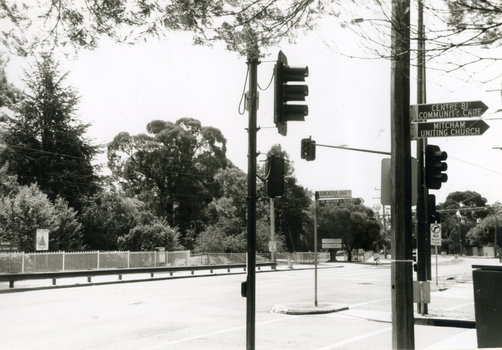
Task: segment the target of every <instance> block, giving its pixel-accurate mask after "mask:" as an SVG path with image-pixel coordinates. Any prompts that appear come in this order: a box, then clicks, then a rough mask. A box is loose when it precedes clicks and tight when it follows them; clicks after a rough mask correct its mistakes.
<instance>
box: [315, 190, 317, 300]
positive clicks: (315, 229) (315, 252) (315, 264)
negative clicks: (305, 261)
mask: <svg viewBox="0 0 502 350" xmlns="http://www.w3.org/2000/svg"><path fill="white" fill-rule="evenodd" d="M314 275H315V276H314V294H315V297H314V306H315V307H317V198H316V199H315V201H314Z"/></svg>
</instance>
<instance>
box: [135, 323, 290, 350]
mask: <svg viewBox="0 0 502 350" xmlns="http://www.w3.org/2000/svg"><path fill="white" fill-rule="evenodd" d="M290 319H291V317H283V318H277V319H274V320H270V321H264V322H259V323H256V326H259V325H263V324H268V323H273V322H279V321H284V320H290ZM244 328H246V326H240V327H234V328H227V329H222V330H220V331H216V332H211V333H205V334H200V335H196V336H193V337H189V338H183V339H178V340H173V341H168V342H165V343H162V344H157V345H154V346H149V347H146V348H143V350H149V349H158V348H162V347H165V346H168V345H173V344H179V343H184V342H187V341H190V340H195V339H200V338H206V337H211V336H213V335H216V334H222V333H228V332H233V331H237V330H240V329H244Z"/></svg>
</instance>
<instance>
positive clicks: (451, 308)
mask: <svg viewBox="0 0 502 350" xmlns="http://www.w3.org/2000/svg"><path fill="white" fill-rule="evenodd" d="M471 305H474V302H470V303H467V304H462V305H457V306H453V307H450V308H448V309H445V310H444V311H452V310H456V309H460V308H463V307H465V306H471Z"/></svg>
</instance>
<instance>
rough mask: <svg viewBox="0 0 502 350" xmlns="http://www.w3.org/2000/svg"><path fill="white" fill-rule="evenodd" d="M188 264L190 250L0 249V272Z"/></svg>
mask: <svg viewBox="0 0 502 350" xmlns="http://www.w3.org/2000/svg"><path fill="white" fill-rule="evenodd" d="M152 266H190V251H189V250H186V251H179V252H129V251H117V252H100V251H92V252H70V253H68V252H50V253H23V252H19V253H0V273H17V272H58V271H78V270H98V269H113V268H132V267H152Z"/></svg>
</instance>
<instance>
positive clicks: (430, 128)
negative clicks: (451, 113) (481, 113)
mask: <svg viewBox="0 0 502 350" xmlns="http://www.w3.org/2000/svg"><path fill="white" fill-rule="evenodd" d="M489 127H490V126H489V125H488V124H486V123H485V121H484V120H482V119H477V120H455V121H438V122H433V123H413V124H411V139H412V140H418V139H422V138H426V137H427V138H428V137H455V136H479V135H483V134H484V133H485V131H486V130H488V128H489Z"/></svg>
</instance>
